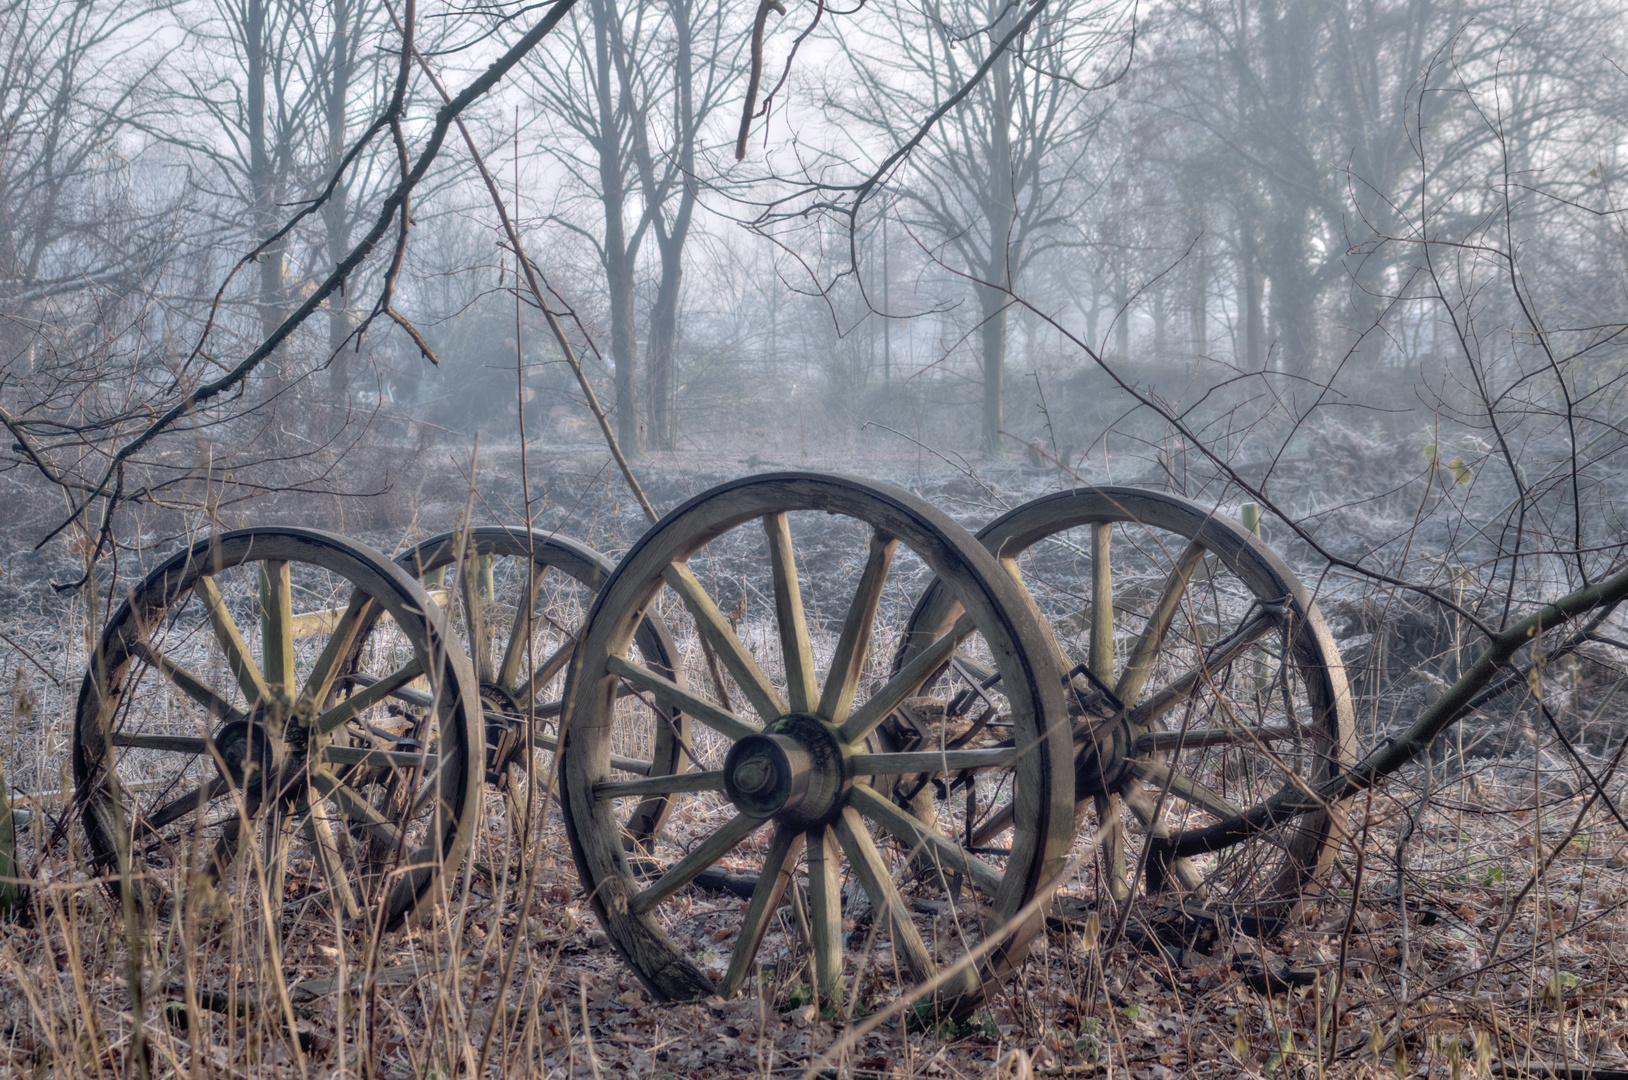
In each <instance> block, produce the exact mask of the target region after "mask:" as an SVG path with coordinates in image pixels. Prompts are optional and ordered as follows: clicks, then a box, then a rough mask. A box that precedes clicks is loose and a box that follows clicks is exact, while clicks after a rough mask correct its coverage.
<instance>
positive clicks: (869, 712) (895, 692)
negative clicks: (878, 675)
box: [840, 613, 973, 743]
mask: <svg viewBox="0 0 1628 1080" xmlns="http://www.w3.org/2000/svg"><path fill="white" fill-rule="evenodd" d="M972 631H973V624H972V616H970V615H967V614H965V613H963V614H962V616H961V617H960V618H959V619H957V620H955V625H954V626H952V627H950V632H949V633H947V634H945V635H944V636H943V637H941V638H939V639H938V640H937V641H935V642H933V643H932V644H931V645H929V646H927V647H926V648H925V649H923V650H921V652H919V653H917V654H916V655H915V657H914V658H913V659H911V661H910V662H909V663H907V664H905V666H904V667H902V668H900V669H899V671H898V673H897V674H896V675H894V676H893V678H891V679H889V680H888V681H887V683H886V684H885V685H884V686H883V687H882V688H881V689H880V690H878V691H877V692H876V693H875V694H873V695H871V697H870V698H868V699H867V700H866V701H865V703H864V704H863V705H861V706H860V707H859V708H858V709H856V710H855V711H854V712H853V714H852V715H851V716H849V717H848V719H847V720H846V721H845V722H844V723H843V725H842V730H841V732H840V734H841V736H842V738H843V740H844V741H846V742H849V743H857V742H860V741H862V740H863V739H864V738H865V736H867V735H869V734H870V733H871V732H872V731H875V730H876V727H877V725H878V724H880V723H881V722H882V721H883V720H886V719H887V716H888V714H889V713H891V712H892V711H893V710H894V709H897V708H898V707H899V706H900V705H903V704H904V702H905V699H906V698H908V697H910V695H912V694H914V693H915V692H916V691H917V690H918V689H920V688H921V684H922V683H924V682H926V681H927V677H928V676H929V675H931V674H932V673H933V672H935V671H937V670H938V669H939V668H940V667H942V666H943V665H944V664H945V663H946V662H947V661H948V660H949V659H950V654H951V653H953V652H954V651H955V647H956V645H958V644H959V643H960V642H961V639H962V638H964V637H966V636H967V635H968V634H970V633H972Z"/></svg>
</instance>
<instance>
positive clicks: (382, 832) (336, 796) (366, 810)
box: [311, 769, 402, 850]
mask: <svg viewBox="0 0 1628 1080" xmlns="http://www.w3.org/2000/svg"><path fill="white" fill-rule="evenodd" d="M311 786H312V787H314V788H316V789H317V791H319V792H321V793H322V795H323V797H324V798H328V799H332V800H333V801H334V802H335V803H336V804H337V805H338V807H339V812H340V813H341V814H344V815H345V816H346V817H347V818H349V819H350V820H352V821H354V822H356V823H357V824H358V825H361V826H362V827H363V828H364V829H366V830H367V831H368V833H369V834H370V835H372V836H374V837H375V838H377V839H378V840H379V841H380V842H382V843H383V844H384V845H385V846H386V847H389V848H391V849H398V850H399V848H400V846H401V839H402V837H401V830H400V829H398V828H397V827H396V826H395V824H394V823H393V822H391V820H390V819H389V818H387V817H385V816H384V815H383V814H381V813H379V812H378V811H377V810H375V809H374V808H373V805H372V804H371V803H369V802H368V801H367V800H366V799H364V798H362V796H361V795H359V794H357V793H356V791H355V790H354V789H352V788H351V787H350V785H348V784H346V783H344V782H343V781H341V780H340V779H339V777H337V776H335V775H334V774H333V773H331V772H329V771H328V770H327V769H312V770H311Z"/></svg>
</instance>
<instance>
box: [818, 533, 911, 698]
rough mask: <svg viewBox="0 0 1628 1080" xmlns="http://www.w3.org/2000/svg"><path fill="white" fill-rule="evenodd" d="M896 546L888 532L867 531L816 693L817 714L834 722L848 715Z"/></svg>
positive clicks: (862, 668)
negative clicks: (861, 564)
mask: <svg viewBox="0 0 1628 1080" xmlns="http://www.w3.org/2000/svg"><path fill="white" fill-rule="evenodd" d="M898 546H899V542H898V541H897V540H895V539H893V538H892V537H890V536H883V535H882V534H881V533H879V532H878V533H872V534H871V542H870V551H869V553H868V554H867V555H866V556H865V569H864V571H863V572H861V573H860V575H859V586H858V587H857V588H856V589H855V590H854V598H853V602H852V603H850V604H849V605H848V615H847V617H846V618H844V619H843V622H842V636H841V637H839V638H837V651H836V653H835V655H833V656H832V658H831V670H830V671H829V672H828V673H827V674H826V676H825V689H824V690H823V691H821V693H820V706H819V714H820V715H821V716H823V717H825V718H826V719H827V720H829V721H830V722H831V723H833V724H836V725H838V726H841V725H842V723H843V722H844V721H845V720H847V719H848V710H849V709H851V708H852V707H853V703H854V692H855V691H857V690H858V689H859V677H860V675H861V674H863V673H864V670H865V655H866V654H867V653H868V652H870V643H871V627H872V626H874V625H875V623H876V611H877V608H878V607H880V606H881V603H882V592H883V590H884V589H885V588H886V586H887V575H888V570H889V569H890V568H892V566H893V552H894V551H895V550H896V549H897V548H898Z"/></svg>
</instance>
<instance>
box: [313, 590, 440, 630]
mask: <svg viewBox="0 0 1628 1080" xmlns="http://www.w3.org/2000/svg"><path fill="white" fill-rule="evenodd" d="M428 591H429V597H430V599H431V600H433V601H435V603H436V606H438V607H443V608H444V607H446V606H447V605H448V604H449V603H451V602H452V590H450V589H441V588H434V589H430V590H428ZM348 610H349V605H347V606H345V607H332V608H320V609H318V610H316V611H304V612H301V613H299V614H297V615H295V616H294V619H293V622H291V623H290V624H289V625H290V627H291V628H292V631H291V632H292V634H293V637H294V639H295V640H296V641H303V640H305V639H306V638H308V637H316V636H317V635H318V634H331V633H333V632H334V631H335V630H336V629H338V627H339V624H340V620H341V619H342V618H343V617H344V615H345V613H346V612H347V611H348ZM383 619H384V621H386V622H392V621H394V620H392V619H391V618H390V616H388V615H385V616H383Z"/></svg>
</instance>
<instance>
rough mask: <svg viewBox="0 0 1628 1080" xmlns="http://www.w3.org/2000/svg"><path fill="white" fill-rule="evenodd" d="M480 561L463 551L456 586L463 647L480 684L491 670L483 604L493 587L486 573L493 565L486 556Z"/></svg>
mask: <svg viewBox="0 0 1628 1080" xmlns="http://www.w3.org/2000/svg"><path fill="white" fill-rule="evenodd" d="M481 561H482V560H481V558H480V557H479V556H476V555H474V554H473V553H466V554H465V556H464V561H463V564H462V566H460V567H459V569H460V570H461V573H460V574H459V575H458V585H459V592H460V594H461V595H462V596H463V601H464V628H465V635H466V636H465V638H464V642H465V647H466V648H467V649H468V650H469V659H470V660H471V661H473V662H474V664H475V678H477V679H479V680H480V681H481V682H483V683H489V682H491V681H492V677H493V675H494V672H493V670H492V639H491V635H490V634H489V632H488V628H487V625H486V606H487V605H488V604H490V603H491V602H492V589H491V583H490V580H489V579H488V578H487V577H486V575H487V574H490V573H491V570H492V564H491V560H490V559H489V558H488V559H487V560H486V563H485V566H484V567H483V566H482V565H481ZM483 570H484V573H483ZM483 586H484V588H483Z"/></svg>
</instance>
